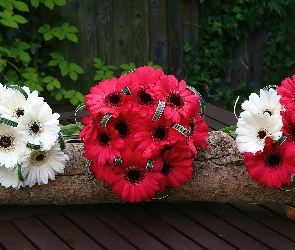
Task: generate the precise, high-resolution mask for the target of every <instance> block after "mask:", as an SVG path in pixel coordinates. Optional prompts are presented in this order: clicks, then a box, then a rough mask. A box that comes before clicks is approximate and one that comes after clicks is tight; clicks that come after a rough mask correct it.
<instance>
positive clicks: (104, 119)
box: [101, 114, 112, 128]
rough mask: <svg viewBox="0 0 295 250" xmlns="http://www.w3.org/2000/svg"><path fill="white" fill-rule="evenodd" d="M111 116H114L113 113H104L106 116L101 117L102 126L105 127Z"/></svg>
mask: <svg viewBox="0 0 295 250" xmlns="http://www.w3.org/2000/svg"><path fill="white" fill-rule="evenodd" d="M111 117H112V114H106V115H104V117H103V118H102V119H101V126H103V127H104V128H105V127H106V126H107V123H108V121H109V120H110V118H111Z"/></svg>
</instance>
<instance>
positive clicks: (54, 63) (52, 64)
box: [48, 60, 58, 67]
mask: <svg viewBox="0 0 295 250" xmlns="http://www.w3.org/2000/svg"><path fill="white" fill-rule="evenodd" d="M56 65H58V61H56V60H50V61H49V63H48V66H51V67H52V66H56Z"/></svg>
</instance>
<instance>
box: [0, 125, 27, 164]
mask: <svg viewBox="0 0 295 250" xmlns="http://www.w3.org/2000/svg"><path fill="white" fill-rule="evenodd" d="M26 152H27V149H26V141H25V139H24V137H23V134H22V133H21V132H19V131H18V130H17V129H16V128H15V127H11V126H8V125H5V124H0V166H4V167H6V168H13V167H14V166H15V165H16V164H17V163H18V160H19V159H20V158H23V157H26Z"/></svg>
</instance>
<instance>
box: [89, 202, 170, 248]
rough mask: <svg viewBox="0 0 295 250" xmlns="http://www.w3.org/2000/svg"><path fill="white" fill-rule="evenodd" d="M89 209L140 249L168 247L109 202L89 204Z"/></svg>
mask: <svg viewBox="0 0 295 250" xmlns="http://www.w3.org/2000/svg"><path fill="white" fill-rule="evenodd" d="M87 210H88V211H90V212H91V214H93V215H94V216H95V217H97V218H98V219H99V220H101V221H102V222H103V223H105V224H106V225H108V226H109V227H110V228H112V229H113V230H114V231H116V232H119V233H120V235H122V237H123V238H125V239H128V241H130V242H131V243H132V244H133V245H134V246H136V247H138V248H139V249H142V250H144V249H147V250H148V249H157V250H158V249H159V250H160V249H167V247H165V246H164V245H163V244H162V243H160V242H159V241H158V240H157V239H155V238H154V237H152V236H151V235H150V234H148V233H147V232H146V231H144V230H143V229H142V228H140V227H138V226H137V225H135V224H134V223H132V222H131V221H130V220H128V219H126V218H125V217H123V216H122V215H121V214H120V213H118V212H117V211H115V210H114V209H113V208H111V207H110V206H109V205H108V204H99V205H93V206H87ZM122 225H124V230H122ZM135 232H136V233H135Z"/></svg>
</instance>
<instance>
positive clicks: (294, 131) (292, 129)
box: [288, 123, 295, 142]
mask: <svg viewBox="0 0 295 250" xmlns="http://www.w3.org/2000/svg"><path fill="white" fill-rule="evenodd" d="M288 130H289V131H288V132H289V138H290V140H291V141H293V142H294V141H295V126H294V124H292V123H290V124H289V128H288Z"/></svg>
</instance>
